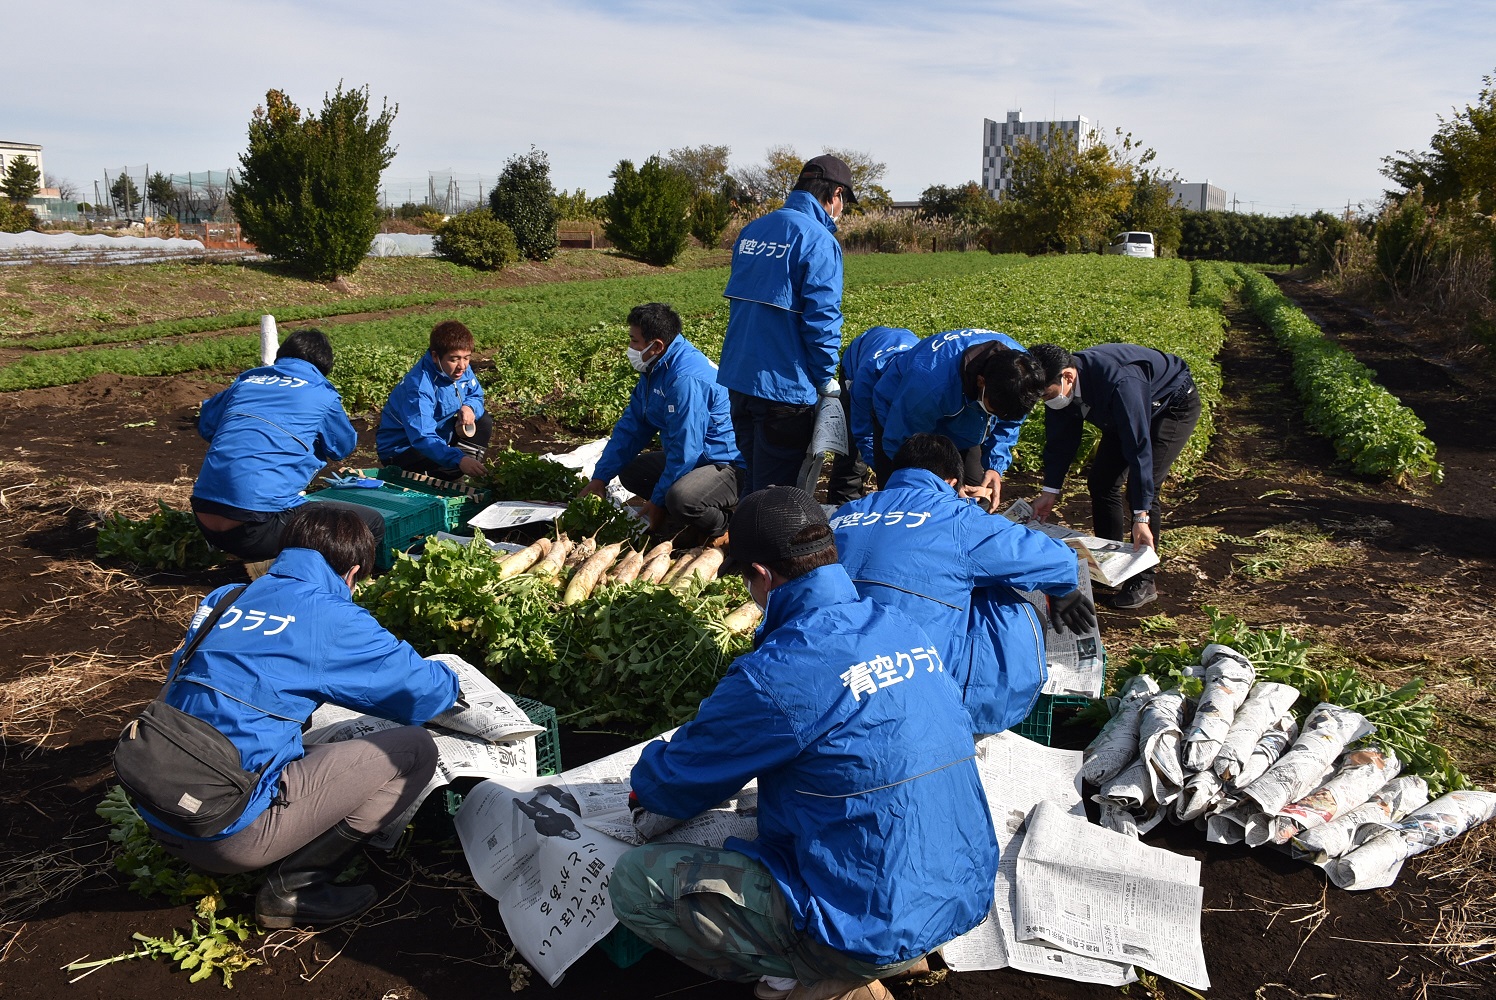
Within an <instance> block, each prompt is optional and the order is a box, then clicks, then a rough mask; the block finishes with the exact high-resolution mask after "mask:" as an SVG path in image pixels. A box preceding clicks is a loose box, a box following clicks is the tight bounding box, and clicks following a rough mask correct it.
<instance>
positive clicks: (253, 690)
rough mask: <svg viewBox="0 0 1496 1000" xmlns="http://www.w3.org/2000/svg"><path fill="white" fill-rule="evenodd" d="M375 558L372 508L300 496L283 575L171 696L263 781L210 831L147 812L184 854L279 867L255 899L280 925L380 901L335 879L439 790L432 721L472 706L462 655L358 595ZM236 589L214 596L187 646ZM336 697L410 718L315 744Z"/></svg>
mask: <svg viewBox="0 0 1496 1000" xmlns="http://www.w3.org/2000/svg"><path fill="white" fill-rule="evenodd" d="M373 562H374V538H373V536H372V535H371V534H370V532H369V529H368V527H367V526H366V525H365V524H364V522H363V521H362V520H361V519H360V518H359V517H358V516H357V515H355V514H354V513H352V512H351V511H347V510H341V509H338V508H335V507H332V506H330V505H327V504H310V505H307V506H305V507H301V508H299V509H298V510H297V511H296V513H295V514H294V515H292V517H291V519H290V522H289V523H288V524H287V525H286V532H285V547H284V549H283V550H282V552H281V554H280V556H279V557H278V558H277V559H276V560H275V563H274V565H272V566H271V567H270V571H269V572H268V573H267V574H266V575H265V576H263V577H261V578H260V579H258V580H256V581H255V582H253V583H251V584H250V585H249V587H248V588H247V589H245V590H244V591H243V592H242V593H240V594H239V596H238V597H237V598H235V599H234V600H233V604H232V607H230V608H228V609H226V611H225V612H224V614H223V615H222V616H221V617H220V618H219V619H218V623H217V624H216V625H215V626H214V627H213V628H212V630H211V632H210V633H209V634H208V635H207V636H206V637H205V638H204V639H203V640H202V642H201V644H200V645H199V646H198V647H197V649H196V650H195V652H194V653H193V655H192V657H191V659H190V660H189V661H188V662H187V663H185V664H183V665H182V668H181V670H180V673H179V674H178V675H177V676H176V677H175V679H174V680H173V681H172V682H171V683H170V685H169V686H168V688H167V689H166V691H165V692H164V695H163V697H164V699H165V700H166V702H167V703H168V704H169V705H171V706H172V707H174V708H177V709H179V710H181V711H182V712H185V713H187V714H188V715H190V716H193V717H194V718H196V719H200V720H202V721H203V722H206V723H209V724H210V725H212V726H213V727H214V728H215V729H217V730H218V731H219V732H220V733H222V734H223V735H224V736H225V737H227V738H228V739H229V741H230V742H231V743H232V744H233V745H234V747H235V748H236V749H237V750H238V752H239V756H240V760H241V762H242V767H243V768H244V770H245V771H246V772H250V777H254V776H255V775H256V774H257V775H258V778H257V779H256V780H255V783H254V786H253V792H252V793H251V797H250V798H249V800H248V804H247V805H246V806H245V808H244V811H243V813H242V814H240V815H239V817H238V818H237V819H235V820H233V821H232V822H231V823H230V824H229V825H228V826H227V827H225V828H224V829H222V830H219V831H217V832H216V833H213V834H211V835H208V836H203V837H189V836H186V835H184V834H182V833H181V832H179V831H178V830H176V829H174V828H173V827H172V826H171V824H170V823H169V822H168V821H166V820H164V819H163V818H161V817H159V816H156V815H153V814H152V813H151V812H150V811H149V810H147V809H144V808H142V809H141V815H142V816H143V817H144V818H145V821H146V823H147V824H148V825H149V826H150V830H151V835H152V836H153V837H154V838H155V839H156V841H157V842H158V843H160V844H161V846H162V847H163V848H165V849H166V851H167V852H168V853H169V854H172V855H174V856H175V857H178V858H181V859H182V860H184V861H187V862H188V863H190V864H191V865H193V866H194V867H196V868H200V869H202V870H204V871H208V872H214V873H219V874H233V873H238V872H247V871H252V870H254V869H257V868H264V867H266V866H269V868H268V871H267V872H266V878H265V883H264V885H262V886H261V887H260V891H259V895H258V896H257V897H256V898H255V919H256V920H258V921H259V922H260V924H261V926H264V927H291V926H296V925H301V924H330V923H338V922H341V921H343V920H348V919H350V918H352V917H355V916H357V915H358V914H360V913H362V912H363V911H364V910H366V909H368V908H369V907H370V906H371V905H373V903H374V901H375V900H376V899H377V898H378V893H377V892H376V891H375V889H374V888H373V887H372V886H368V885H348V886H343V885H335V884H334V879H336V878H337V877H338V876H339V875H340V874H342V872H343V869H344V867H345V866H346V864H347V861H348V858H349V856H350V855H351V854H352V853H353V852H354V851H356V850H357V849H358V847H359V846H360V845H361V844H363V843H364V842H365V841H366V840H367V839H368V838H370V837H371V836H373V835H374V834H376V833H378V832H380V830H382V829H383V828H384V827H385V826H386V825H387V824H388V823H389V822H390V821H391V820H393V819H395V818H396V817H398V816H399V815H400V814H401V813H403V812H404V811H405V809H406V807H408V806H409V805H410V804H411V803H412V802H414V801H415V798H416V796H417V795H418V794H419V793H420V792H421V790H422V789H423V788H425V786H426V783H427V782H428V781H429V780H430V778H431V775H432V773H433V772H434V771H435V769H436V745H435V743H434V742H433V741H432V737H431V734H430V733H429V732H427V731H426V730H425V729H422V728H421V724H422V723H424V722H427V721H428V720H430V719H432V718H434V717H436V716H438V715H440V714H442V713H444V712H446V711H447V710H448V709H451V708H453V707H454V705H456V704H457V702H458V682H457V675H456V674H455V673H453V671H452V669H451V668H450V667H448V666H447V665H446V664H444V663H439V662H435V661H432V660H425V659H422V658H421V656H420V655H419V654H418V653H417V652H416V651H415V650H414V649H412V648H411V647H410V645H409V644H408V643H405V642H402V641H400V640H399V639H396V638H395V637H394V636H393V635H391V634H390V633H389V632H387V631H385V629H384V628H383V627H381V626H380V625H379V623H378V622H376V621H375V620H374V618H373V616H371V615H370V614H369V612H367V611H365V610H364V609H363V608H361V607H359V606H358V605H357V604H355V603H353V599H352V596H351V591H352V589H353V583H354V581H355V580H356V579H358V578H359V577H360V576H367V575H368V570H369V567H370V566H371V565H372V564H373ZM231 589H232V588H230V587H221V588H219V589H218V590H215V591H214V592H213V593H211V594H209V595H208V596H207V597H206V598H205V599H204V602H203V605H202V607H201V608H199V609H198V613H197V616H196V617H195V618H194V620H193V625H192V628H190V629H189V630H188V632H187V639H186V640H185V643H191V642H192V640H193V639H194V638H195V637H196V634H197V630H198V629H199V628H200V627H203V626H204V620H205V619H206V618H208V616H209V613H210V611H211V610H213V609H216V607H217V605H218V603H219V602H220V601H224V600H226V599H227V597H228V594H229V591H230V590H231ZM185 643H184V644H185ZM181 655H182V653H181V651H179V652H178V653H177V657H176V658H174V660H173V667H174V668H175V667H176V665H177V664H176V662H175V661H176V659H180V657H181ZM324 702H327V703H331V704H334V705H341V706H343V707H345V708H351V709H355V710H357V711H360V712H367V713H369V714H372V715H376V716H379V717H381V718H385V719H390V720H392V721H394V722H399V723H402V725H401V726H399V727H397V728H394V729H386V730H383V731H380V732H375V733H370V734H368V735H367V736H360V737H357V738H355V739H349V740H344V741H342V742H338V743H325V744H317V745H313V746H303V745H302V742H301V734H302V727H303V726H304V725H305V723H306V721H307V720H308V719H309V718H310V717H311V714H312V713H313V712H314V711H316V709H317V707H318V706H319V705H321V704H323V703H324ZM128 735H129V730H126V736H128ZM122 742H123V741H122ZM160 778H161V780H163V781H166V780H168V778H169V776H167V775H161V776H160Z"/></svg>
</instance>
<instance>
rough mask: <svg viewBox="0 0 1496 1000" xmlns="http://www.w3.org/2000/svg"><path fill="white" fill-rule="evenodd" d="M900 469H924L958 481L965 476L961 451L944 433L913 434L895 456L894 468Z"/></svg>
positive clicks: (895, 469)
mask: <svg viewBox="0 0 1496 1000" xmlns="http://www.w3.org/2000/svg"><path fill="white" fill-rule="evenodd" d="M899 469H924V470H925V471H926V472H933V473H935V475H937V476H939V477H940V478H941V479H954V480H955V481H956V482H958V483H959V482H962V481H963V479H964V477H965V468H964V465H963V463H962V461H961V452H960V451H958V450H957V449H956V444H955V442H954V441H952V440H951V439H950V438H948V437H946V436H945V435H944V434H911V435H910V436H909V438H908V440H906V441H905V442H904V443H903V444H902V445H900V446H899V450H898V451H897V452H896V453H895V454H894V456H893V470H894V471H895V472H897V471H898V470H899Z"/></svg>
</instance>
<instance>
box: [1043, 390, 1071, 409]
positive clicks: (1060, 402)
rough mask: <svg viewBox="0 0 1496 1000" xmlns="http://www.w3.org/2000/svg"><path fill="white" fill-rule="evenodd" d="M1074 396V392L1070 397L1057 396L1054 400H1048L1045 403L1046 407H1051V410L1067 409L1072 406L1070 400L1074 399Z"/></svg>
mask: <svg viewBox="0 0 1496 1000" xmlns="http://www.w3.org/2000/svg"><path fill="white" fill-rule="evenodd" d="M1073 396H1074V393H1073V392H1072V393H1071V395H1069V396H1056V397H1055V398H1054V399H1046V400H1045V401H1044V405H1045V406H1047V407H1049V408H1050V409H1051V410H1063V409H1064V408H1065V407H1067V406H1069V405H1070V400H1071V399H1072V398H1073Z"/></svg>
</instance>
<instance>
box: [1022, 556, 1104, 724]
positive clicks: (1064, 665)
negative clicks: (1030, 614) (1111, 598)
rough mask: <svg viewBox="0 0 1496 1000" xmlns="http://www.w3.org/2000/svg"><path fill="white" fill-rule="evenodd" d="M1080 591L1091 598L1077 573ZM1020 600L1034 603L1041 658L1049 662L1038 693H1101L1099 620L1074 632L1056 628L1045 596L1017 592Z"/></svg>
mask: <svg viewBox="0 0 1496 1000" xmlns="http://www.w3.org/2000/svg"><path fill="white" fill-rule="evenodd" d="M1080 592H1081V593H1082V594H1085V595H1086V600H1088V601H1089V600H1092V596H1091V578H1090V576H1089V575H1088V574H1085V573H1082V574H1080ZM1020 593H1022V595H1023V599H1024V600H1026V601H1028V602H1029V603H1030V604H1032V605H1033V606H1034V610H1035V611H1037V612H1038V613H1039V620H1040V621H1042V622H1043V623H1044V658H1045V660H1046V661H1047V662H1048V664H1049V678H1048V679H1047V680H1046V681H1045V682H1044V687H1043V688H1042V689H1041V692H1040V693H1041V694H1070V695H1080V696H1081V697H1083V698H1097V697H1100V696H1101V679H1102V673H1103V671H1104V670H1105V669H1106V665H1105V662H1104V661H1103V659H1102V647H1101V622H1100V621H1099V620H1098V621H1097V623H1096V624H1095V625H1094V626H1092V627H1091V630H1090V631H1089V632H1085V633H1083V634H1081V635H1077V634H1075V633H1074V632H1072V631H1070V630H1069V629H1065V630H1064V631H1058V630H1056V629H1055V627H1054V622H1052V621H1050V620H1049V598H1048V597H1047V596H1046V595H1044V594H1042V593H1039V592H1038V591H1020Z"/></svg>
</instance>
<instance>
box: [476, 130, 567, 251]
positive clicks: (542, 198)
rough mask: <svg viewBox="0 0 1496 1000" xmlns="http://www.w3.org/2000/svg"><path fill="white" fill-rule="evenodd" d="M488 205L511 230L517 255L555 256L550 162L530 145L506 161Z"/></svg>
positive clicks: (554, 211) (554, 204) (554, 191)
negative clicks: (517, 247) (527, 148)
mask: <svg viewBox="0 0 1496 1000" xmlns="http://www.w3.org/2000/svg"><path fill="white" fill-rule="evenodd" d="M488 205H489V208H490V209H491V210H492V212H493V214H494V217H495V218H496V219H498V220H499V221H500V222H503V223H504V224H505V225H507V226H508V227H509V228H510V229H512V230H514V238H515V240H516V241H517V242H518V243H519V252H520V253H521V254H523V255H524V256H526V257H528V258H529V259H530V260H550V259H551V258H552V257H554V256H556V246H557V238H556V223H557V221H559V218H560V216H559V214H558V213H557V211H556V189H555V188H554V187H552V186H551V162H550V159H549V158H548V157H547V156H546V155H545V153H544V152H543V151H541V150H539V149H536V148H535V147H534V146H531V147H530V151H529V152H528V153H520V154H517V155H515V156H511V157H510V158H509V162H507V163H505V164H504V169H503V171H502V172H501V173H500V174H499V179H498V181H497V183H495V184H494V188H493V191H492V192H491V193H490V194H489V197H488Z"/></svg>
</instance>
